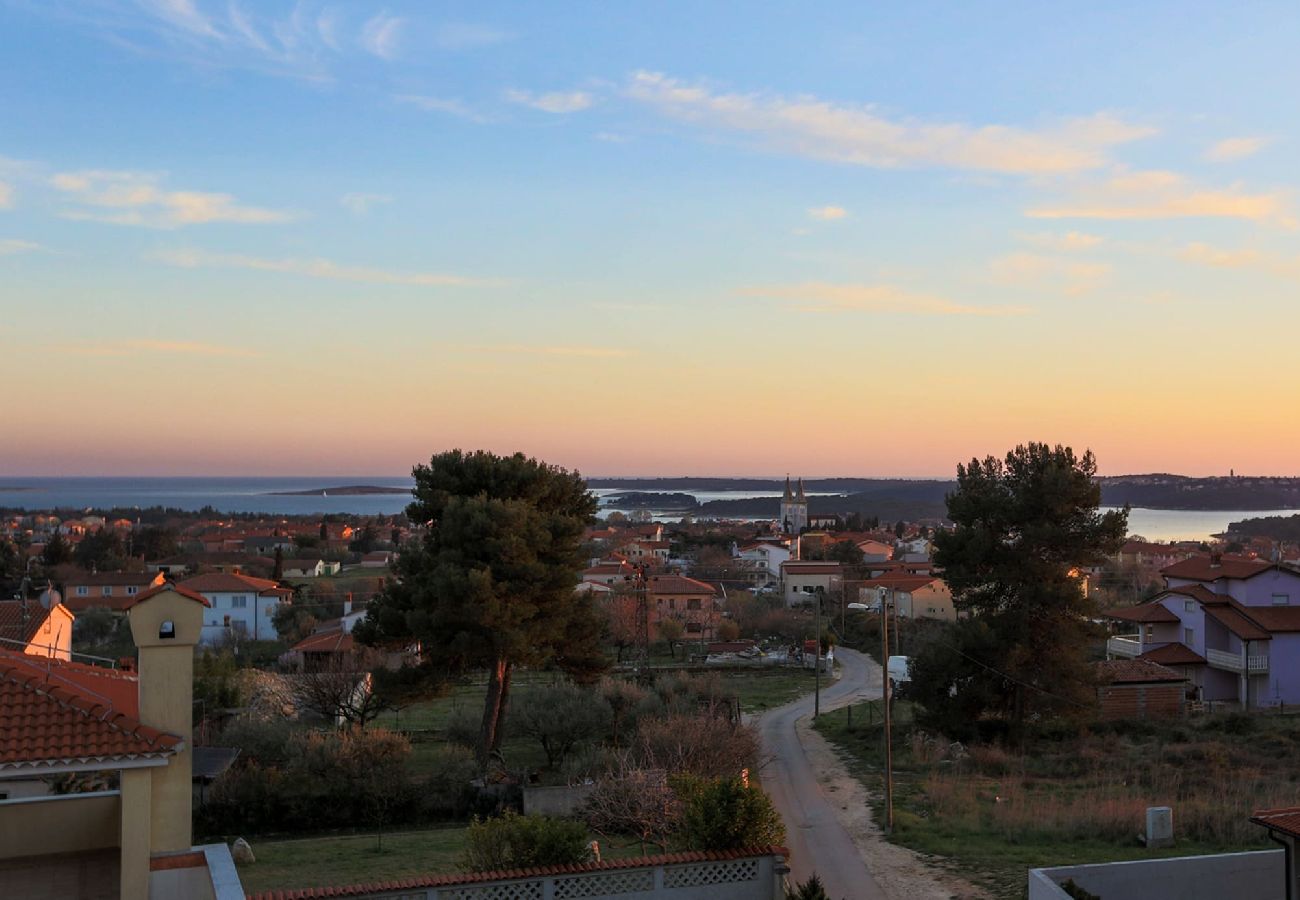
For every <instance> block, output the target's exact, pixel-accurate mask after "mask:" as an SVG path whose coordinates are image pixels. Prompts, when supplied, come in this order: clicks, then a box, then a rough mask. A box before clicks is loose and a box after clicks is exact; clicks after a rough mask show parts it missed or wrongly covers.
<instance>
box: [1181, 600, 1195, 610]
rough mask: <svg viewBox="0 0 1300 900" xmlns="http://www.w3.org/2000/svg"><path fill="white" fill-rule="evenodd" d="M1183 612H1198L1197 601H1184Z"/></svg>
mask: <svg viewBox="0 0 1300 900" xmlns="http://www.w3.org/2000/svg"><path fill="white" fill-rule="evenodd" d="M1183 612H1196V601H1195V600H1184V601H1183Z"/></svg>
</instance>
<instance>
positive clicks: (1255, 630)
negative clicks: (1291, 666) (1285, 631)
mask: <svg viewBox="0 0 1300 900" xmlns="http://www.w3.org/2000/svg"><path fill="white" fill-rule="evenodd" d="M1202 608H1203V609H1204V610H1205V614H1206V615H1207V616H1209V617H1210V618H1212V619H1214V620H1215V621H1216V622H1218V623H1219V624H1220V625H1222V626H1223V627H1224V628H1226V629H1228V630H1229V631H1231V632H1232V633H1233V634H1235V635H1236V636H1237V637H1239V638H1241V639H1242V640H1243V641H1267V640H1268V639H1269V638H1270V637H1271V635H1270V634H1269V633H1268V632H1267V631H1265V630H1264V629H1263V628H1262V627H1260V625H1259V623H1257V622H1255V621H1254V620H1253V618H1252V615H1251V613H1253V612H1254V610H1251V611H1250V613H1248V612H1247V611H1246V608H1245V607H1243V606H1241V605H1240V604H1239V603H1237V602H1236V601H1235V600H1231V601H1228V602H1225V603H1205V604H1202Z"/></svg>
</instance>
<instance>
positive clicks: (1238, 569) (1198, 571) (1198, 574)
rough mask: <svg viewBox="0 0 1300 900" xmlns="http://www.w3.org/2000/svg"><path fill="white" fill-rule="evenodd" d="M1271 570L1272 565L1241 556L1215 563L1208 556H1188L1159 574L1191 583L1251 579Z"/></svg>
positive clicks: (1224, 558)
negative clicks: (1226, 579)
mask: <svg viewBox="0 0 1300 900" xmlns="http://www.w3.org/2000/svg"><path fill="white" fill-rule="evenodd" d="M1271 568H1273V563H1270V562H1265V561H1264V560H1262V559H1248V558H1246V557H1242V556H1224V557H1222V558H1221V559H1219V561H1218V562H1217V563H1215V561H1214V559H1213V558H1212V557H1209V556H1189V557H1188V558H1187V559H1180V560H1179V561H1178V562H1176V563H1174V564H1173V565H1169V566H1165V567H1164V568H1163V569H1161V570H1160V574H1161V575H1163V576H1165V577H1166V578H1187V579H1190V580H1192V581H1218V580H1219V579H1220V578H1253V577H1255V576H1256V575H1258V574H1259V573H1260V572H1266V571H1268V570H1269V569H1271Z"/></svg>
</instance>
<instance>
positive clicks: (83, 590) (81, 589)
mask: <svg viewBox="0 0 1300 900" xmlns="http://www.w3.org/2000/svg"><path fill="white" fill-rule="evenodd" d="M89 593H90V588H88V587H86V586H85V585H84V584H79V585H77V596H78V597H84V596H86V595H87V594H89Z"/></svg>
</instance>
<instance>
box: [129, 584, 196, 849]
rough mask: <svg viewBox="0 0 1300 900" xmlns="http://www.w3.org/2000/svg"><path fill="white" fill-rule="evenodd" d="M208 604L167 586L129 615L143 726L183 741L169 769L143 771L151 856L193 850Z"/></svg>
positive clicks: (151, 592)
mask: <svg viewBox="0 0 1300 900" xmlns="http://www.w3.org/2000/svg"><path fill="white" fill-rule="evenodd" d="M205 605H206V604H205V602H204V601H203V600H202V599H201V598H198V596H197V595H195V594H190V593H189V592H188V591H187V592H186V593H184V594H182V593H180V592H179V591H178V590H177V589H176V587H175V586H174V585H173V584H171V583H170V582H165V583H163V584H161V585H159V586H158V587H156V588H152V589H150V590H148V591H145V592H144V593H143V594H140V595H139V596H138V597H137V598H136V600H135V602H134V603H133V604H132V605H131V606H130V607H128V608H127V612H126V614H127V619H128V620H129V622H130V625H131V637H132V639H133V640H134V641H135V646H136V648H137V650H138V651H139V672H140V674H139V679H138V682H137V684H138V688H137V690H138V691H139V699H140V721H141V722H142V723H144V724H145V725H148V726H150V727H152V728H157V729H158V730H159V731H164V732H166V733H168V734H174V735H176V736H178V737H179V738H181V740H182V741H183V742H184V743H183V744H182V745H181V747H180V749H179V750H178V751H177V752H176V753H175V754H174V755H173V756H172V757H170V758H169V759H168V760H167V765H165V766H159V767H156V768H150V769H147V770H142V771H147V772H148V773H149V776H150V782H151V784H150V789H149V793H148V796H149V806H150V815H149V835H148V836H149V850H150V852H151V853H167V852H172V851H178V850H189V849H190V847H191V845H192V843H193V835H192V825H191V818H192V815H193V811H192V807H193V797H192V791H193V785H192V781H193V749H192V745H193V743H194V741H193V734H192V731H193V727H192V721H193V719H192V716H193V714H194V712H193V702H194V647H195V646H196V645H197V644H198V643H199V638H200V636H201V635H202V633H203V610H204V607H205ZM141 837H143V836H141Z"/></svg>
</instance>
